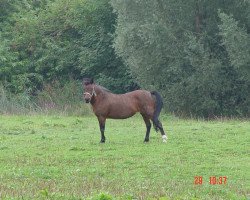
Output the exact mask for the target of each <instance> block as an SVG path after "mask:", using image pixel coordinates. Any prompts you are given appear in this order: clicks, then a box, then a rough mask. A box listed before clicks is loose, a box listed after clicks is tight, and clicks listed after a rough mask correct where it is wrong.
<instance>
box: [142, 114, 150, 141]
mask: <svg viewBox="0 0 250 200" xmlns="http://www.w3.org/2000/svg"><path fill="white" fill-rule="evenodd" d="M142 117H143V119H144V122H145V124H146V128H147V131H146V135H145V139H144V142H148V141H149V134H150V129H151V122H150V120H149V118H148V117H146V116H143V115H142Z"/></svg>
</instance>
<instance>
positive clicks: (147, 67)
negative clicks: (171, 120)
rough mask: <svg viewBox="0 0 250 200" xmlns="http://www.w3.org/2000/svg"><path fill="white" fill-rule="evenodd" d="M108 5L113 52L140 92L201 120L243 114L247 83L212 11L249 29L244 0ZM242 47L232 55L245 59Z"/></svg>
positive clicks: (115, 1)
mask: <svg viewBox="0 0 250 200" xmlns="http://www.w3.org/2000/svg"><path fill="white" fill-rule="evenodd" d="M111 2H112V6H113V7H114V10H115V12H116V13H117V15H118V18H117V27H116V38H115V44H114V46H115V49H116V52H117V54H118V55H119V56H121V57H122V58H123V60H124V61H125V62H126V63H127V65H128V66H129V67H130V69H131V71H132V72H133V73H132V74H133V76H134V78H136V79H137V80H138V82H139V83H140V84H141V85H142V86H143V87H144V88H147V89H157V90H160V91H161V93H162V94H163V96H164V97H165V100H166V101H165V102H166V105H167V108H168V110H170V111H173V112H175V113H179V114H184V115H196V116H204V117H214V116H216V115H241V116H242V115H244V116H245V115H249V110H248V109H246V104H248V103H249V102H248V101H247V99H246V97H247V96H248V97H249V92H246V90H245V89H247V88H248V87H249V82H248V79H247V78H246V77H244V76H243V74H242V72H241V70H237V69H236V68H234V67H233V66H232V62H229V60H228V57H227V55H228V50H227V47H226V48H225V44H226V43H225V40H224V41H223V39H222V38H221V34H222V33H221V32H220V29H219V27H220V24H221V21H220V17H219V15H218V9H221V11H225V12H227V13H232V14H233V15H234V16H236V17H237V19H238V20H239V24H245V27H246V28H249V17H248V16H249V7H250V6H249V2H247V1H243V0H242V1H236V0H230V3H228V2H227V3H225V2H224V1H215V0H214V1H209V3H208V2H207V1H203V0H192V1H181V0H177V1H173V0H168V1H163V0H157V1H153V0H146V1H145V0H137V1H132V0H127V1H121V0H112V1H111ZM248 30H249V29H248ZM244 34H245V35H246V34H247V32H244ZM244 37H245V36H244ZM242 41H243V40H242ZM236 42H237V41H236ZM232 46H235V48H238V47H239V48H241V47H242V44H240V43H239V44H237V45H236V44H232ZM237 46H238V47H237ZM244 49H245V50H243V51H244V53H242V54H241V53H240V54H237V56H246V55H247V52H248V50H249V45H248V46H247V45H246V46H244ZM246 49H248V50H247V51H246ZM234 55H235V56H236V54H234ZM231 57H232V56H231ZM248 57H249V56H248ZM246 63H248V61H246V59H245V61H244V65H246V66H247V67H249V65H248V64H246ZM242 88H244V89H242ZM248 91H249V90H248ZM248 99H249V98H248Z"/></svg>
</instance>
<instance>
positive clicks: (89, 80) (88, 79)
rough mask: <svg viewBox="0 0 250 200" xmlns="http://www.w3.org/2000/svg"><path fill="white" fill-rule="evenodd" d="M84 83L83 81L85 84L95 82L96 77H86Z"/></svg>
mask: <svg viewBox="0 0 250 200" xmlns="http://www.w3.org/2000/svg"><path fill="white" fill-rule="evenodd" d="M82 83H83V85H89V84H93V83H94V79H93V78H84V79H83V82H82Z"/></svg>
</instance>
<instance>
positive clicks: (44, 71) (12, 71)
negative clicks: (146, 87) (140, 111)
mask: <svg viewBox="0 0 250 200" xmlns="http://www.w3.org/2000/svg"><path fill="white" fill-rule="evenodd" d="M25 2H26V4H25V5H26V6H21V5H19V4H18V3H17V4H16V5H15V6H17V7H18V8H19V9H18V11H17V12H16V13H15V14H13V16H12V21H13V22H14V25H13V26H9V27H8V28H5V32H4V34H5V37H4V39H5V40H6V41H8V42H5V43H0V48H1V51H4V52H5V54H6V56H5V57H4V58H2V59H1V60H2V62H0V67H1V68H0V69H1V70H2V71H3V73H1V80H2V81H5V83H4V84H5V85H6V86H7V87H8V88H9V89H10V90H11V91H12V92H15V93H19V92H23V91H24V90H27V91H28V92H29V93H30V94H34V93H36V91H37V90H41V89H42V87H43V84H44V83H46V82H47V83H48V82H51V81H53V80H56V79H57V80H59V81H60V82H63V83H65V82H67V81H68V77H69V75H70V76H71V77H73V78H74V79H81V78H82V77H85V76H91V77H95V78H96V80H97V81H99V82H101V83H102V82H105V83H107V85H106V86H107V87H109V88H110V89H114V88H116V92H124V91H126V90H128V89H129V88H130V87H131V85H132V84H133V82H132V81H131V80H130V75H129V73H128V72H127V68H126V66H124V65H123V63H122V62H121V60H120V59H119V58H116V56H115V53H114V49H113V48H112V47H111V44H112V41H113V36H112V33H113V32H114V23H115V15H114V14H112V8H111V6H110V5H109V3H108V0H105V1H101V2H96V1H93V0H73V1H69V0H63V1H59V0H57V1H42V2H40V3H39V4H38V3H37V4H35V2H34V1H25ZM28 5H29V6H28ZM27 10H28V11H29V12H27ZM7 34H8V36H6V35H7ZM2 46H3V47H2ZM5 54H4V55H5ZM4 55H2V57H3V56H4ZM7 56H9V57H14V58H13V59H12V60H11V59H8V58H7ZM1 60H0V61H1ZM3 60H4V61H5V62H3ZM6 62H7V63H6ZM9 65H11V67H10V66H9Z"/></svg>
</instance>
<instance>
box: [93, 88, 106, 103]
mask: <svg viewBox="0 0 250 200" xmlns="http://www.w3.org/2000/svg"><path fill="white" fill-rule="evenodd" d="M93 90H94V91H95V94H96V95H95V96H94V97H93V98H92V100H91V102H90V103H91V104H92V105H94V104H95V103H96V102H98V101H99V100H100V99H103V98H105V96H106V95H107V94H108V93H109V91H108V90H107V89H106V88H103V87H102V86H99V85H94V86H93Z"/></svg>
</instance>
